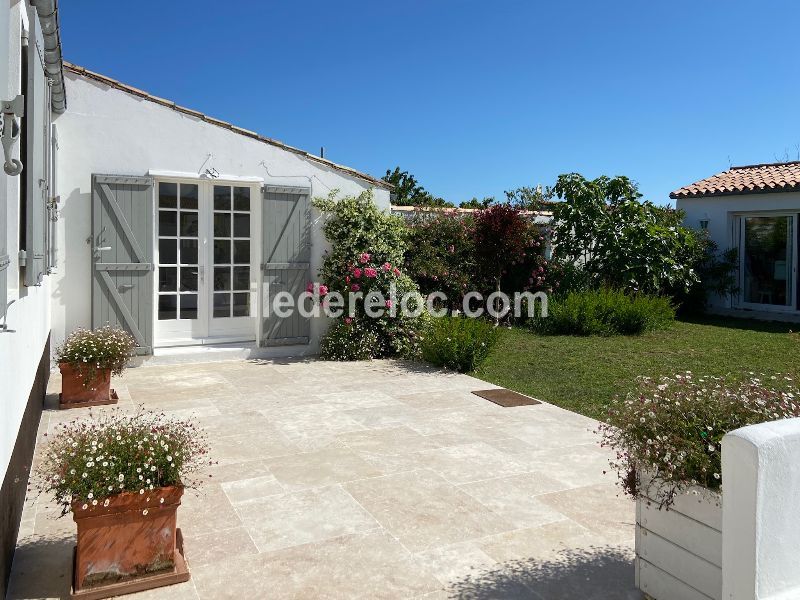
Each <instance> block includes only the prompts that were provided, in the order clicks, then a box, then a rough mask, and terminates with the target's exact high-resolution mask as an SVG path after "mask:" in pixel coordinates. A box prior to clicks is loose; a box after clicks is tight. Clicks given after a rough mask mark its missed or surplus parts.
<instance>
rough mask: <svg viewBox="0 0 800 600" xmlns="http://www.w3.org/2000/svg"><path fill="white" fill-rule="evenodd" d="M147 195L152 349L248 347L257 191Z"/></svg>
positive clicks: (216, 186) (171, 184)
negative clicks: (151, 230) (151, 231)
mask: <svg viewBox="0 0 800 600" xmlns="http://www.w3.org/2000/svg"><path fill="white" fill-rule="evenodd" d="M155 193H156V202H155V205H156V209H155V210H156V219H155V222H156V231H155V239H156V248H155V257H156V258H155V262H156V281H157V285H156V290H155V295H156V297H155V311H154V312H155V320H156V321H155V345H156V346H173V345H188V344H207V343H221V342H232V341H244V340H252V339H255V326H256V320H255V305H254V303H253V298H254V296H255V290H256V285H257V279H256V278H257V275H258V271H257V269H256V268H254V267H255V265H256V262H257V261H256V260H255V257H256V256H257V254H256V253H257V249H256V248H254V247H253V246H254V245H253V243H252V240H253V227H254V226H255V224H256V223H257V220H256V218H255V217H254V215H253V211H254V209H255V208H256V207H257V204H258V203H257V202H256V201H255V199H256V198H258V188H257V187H254V186H253V185H248V184H236V183H225V182H219V181H196V180H174V181H173V180H162V181H158V183H157V185H156V191H155Z"/></svg>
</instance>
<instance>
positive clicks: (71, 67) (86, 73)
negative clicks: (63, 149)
mask: <svg viewBox="0 0 800 600" xmlns="http://www.w3.org/2000/svg"><path fill="white" fill-rule="evenodd" d="M62 63H63V66H64V68H65V69H66V70H68V71H71V72H72V73H75V74H76V75H80V76H82V77H86V78H88V79H94V80H95V81H100V82H102V83H105V84H106V85H108V86H109V87H112V88H114V89H117V90H120V91H122V92H125V93H128V94H132V95H134V96H138V97H139V98H143V99H145V100H148V101H150V102H155V103H156V104H160V105H162V106H165V107H167V108H171V109H172V110H175V111H177V112H179V113H183V114H186V115H189V116H193V117H195V118H197V119H200V120H202V121H205V122H206V123H211V124H212V125H216V126H217V127H222V128H223V129H228V130H229V131H233V132H234V133H238V134H239V135H244V136H246V137H249V138H252V139H255V140H258V141H260V142H263V143H265V144H269V145H271V146H275V147H277V148H281V149H282V150H286V151H287V152H291V153H293V154H297V155H300V156H302V157H304V158H307V159H309V160H311V161H313V162H317V163H320V164H322V165H325V166H328V167H330V168H332V169H335V170H337V171H341V172H343V173H347V174H348V175H352V176H353V177H357V178H359V179H363V180H364V181H368V182H370V183H373V184H375V185H377V186H380V187H383V188H386V189H393V188H394V186H393V185H392V184H390V183H389V182H387V181H384V180H383V179H378V178H377V177H373V176H372V175H368V174H367V173H363V172H361V171H357V170H356V169H353V168H351V167H348V166H345V165H340V164H338V163H335V162H333V161H331V160H328V159H327V158H323V157H321V156H317V155H315V154H311V153H310V152H306V151H305V150H302V149H300V148H295V147H294V146H290V145H288V144H284V143H283V142H281V141H279V140H275V139H272V138H268V137H266V136H263V135H260V134H258V133H257V132H255V131H250V130H249V129H244V128H243V127H237V126H236V125H233V124H231V123H228V122H227V121H223V120H221V119H216V118H214V117H211V116H209V115H207V114H205V113H202V112H200V111H197V110H192V109H191V108H187V107H185V106H181V105H179V104H176V103H175V102H173V101H171V100H167V99H165V98H160V97H159V96H154V95H153V94H150V93H149V92H146V91H144V90H140V89H139V88H135V87H133V86H132V85H128V84H126V83H122V82H121V81H117V80H116V79H113V78H111V77H108V76H107V75H103V74H101V73H97V72H96V71H91V70H89V69H87V68H86V67H81V66H80V65H76V64H74V63H71V62H68V61H66V60H64V61H62Z"/></svg>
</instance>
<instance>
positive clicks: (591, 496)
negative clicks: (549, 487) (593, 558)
mask: <svg viewBox="0 0 800 600" xmlns="http://www.w3.org/2000/svg"><path fill="white" fill-rule="evenodd" d="M615 492H616V494H615ZM537 498H538V499H539V500H541V501H542V502H544V503H545V504H547V505H549V506H552V507H554V508H556V509H557V510H558V511H559V512H561V513H564V514H565V515H567V516H568V517H569V518H570V519H572V520H574V521H575V522H577V523H579V524H580V525H582V526H583V527H585V528H586V529H588V530H590V531H592V532H593V533H595V534H597V535H598V536H599V537H600V538H601V540H602V541H603V542H606V543H607V542H622V541H628V540H631V539H633V536H634V529H635V525H636V506H635V503H634V502H633V501H632V500H631V499H630V498H628V497H626V496H623V495H622V493H621V491H619V490H617V489H615V488H614V487H612V486H610V485H608V484H603V485H590V486H586V487H581V488H575V489H571V490H564V491H562V492H554V493H552V494H545V495H542V496H538V497H537Z"/></svg>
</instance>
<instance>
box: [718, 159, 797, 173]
mask: <svg viewBox="0 0 800 600" xmlns="http://www.w3.org/2000/svg"><path fill="white" fill-rule="evenodd" d="M783 165H800V160H788V161H786V162H774V163H756V164H753V165H736V166H733V167H730V168H729V169H728V170H729V171H735V170H737V169H760V168H761V167H781V166H783Z"/></svg>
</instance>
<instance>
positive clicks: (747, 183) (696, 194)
mask: <svg viewBox="0 0 800 600" xmlns="http://www.w3.org/2000/svg"><path fill="white" fill-rule="evenodd" d="M792 190H800V161H793V162H785V163H765V164H760V165H745V166H742V167H731V168H730V169H728V170H727V171H724V172H722V173H718V174H717V175H713V176H711V177H708V178H706V179H701V180H700V181H697V182H695V183H692V184H691V185H687V186H685V187H682V188H680V189H679V190H675V191H674V192H672V193H671V194H670V195H669V197H670V198H673V199H678V198H701V197H704V196H727V195H732V194H758V193H763V192H789V191H792Z"/></svg>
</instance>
